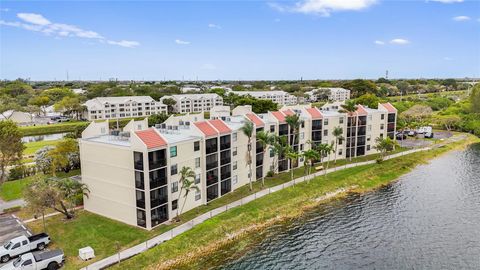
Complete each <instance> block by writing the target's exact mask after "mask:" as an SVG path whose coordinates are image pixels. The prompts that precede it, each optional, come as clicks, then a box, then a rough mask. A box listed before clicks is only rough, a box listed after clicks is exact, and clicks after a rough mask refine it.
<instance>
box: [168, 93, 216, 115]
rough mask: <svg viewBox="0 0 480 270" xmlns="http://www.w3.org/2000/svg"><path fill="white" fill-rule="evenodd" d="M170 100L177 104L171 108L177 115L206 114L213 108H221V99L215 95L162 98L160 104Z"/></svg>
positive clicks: (186, 95)
mask: <svg viewBox="0 0 480 270" xmlns="http://www.w3.org/2000/svg"><path fill="white" fill-rule="evenodd" d="M167 98H171V99H173V100H175V101H176V102H177V103H176V104H175V105H174V106H173V110H174V112H177V113H195V112H208V111H210V109H211V108H212V107H214V106H222V105H223V98H222V97H221V96H219V95H217V94H213V93H210V94H183V95H171V96H163V97H162V98H161V99H160V102H162V101H163V100H165V99H167Z"/></svg>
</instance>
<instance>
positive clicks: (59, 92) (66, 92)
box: [42, 87, 76, 102]
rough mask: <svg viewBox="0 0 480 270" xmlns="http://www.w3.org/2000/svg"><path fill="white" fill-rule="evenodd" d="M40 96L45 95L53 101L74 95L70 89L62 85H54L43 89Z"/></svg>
mask: <svg viewBox="0 0 480 270" xmlns="http://www.w3.org/2000/svg"><path fill="white" fill-rule="evenodd" d="M42 96H47V97H48V98H49V99H50V100H51V101H53V102H59V101H61V100H62V99H64V98H65V97H71V98H74V97H75V96H76V95H75V93H73V91H72V90H71V89H68V88H64V87H55V88H51V89H47V90H45V91H43V92H42Z"/></svg>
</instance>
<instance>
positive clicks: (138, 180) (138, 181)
mask: <svg viewBox="0 0 480 270" xmlns="http://www.w3.org/2000/svg"><path fill="white" fill-rule="evenodd" d="M135 187H136V188H139V189H143V188H144V187H145V185H144V182H143V172H139V171H135Z"/></svg>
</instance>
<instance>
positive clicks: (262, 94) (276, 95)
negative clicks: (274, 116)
mask: <svg viewBox="0 0 480 270" xmlns="http://www.w3.org/2000/svg"><path fill="white" fill-rule="evenodd" d="M231 93H234V94H236V95H239V96H246V95H250V96H252V97H254V98H259V99H269V100H271V101H273V102H275V103H277V104H279V105H282V106H283V105H294V104H297V102H298V100H297V97H296V96H294V95H291V94H289V93H287V92H285V91H231Z"/></svg>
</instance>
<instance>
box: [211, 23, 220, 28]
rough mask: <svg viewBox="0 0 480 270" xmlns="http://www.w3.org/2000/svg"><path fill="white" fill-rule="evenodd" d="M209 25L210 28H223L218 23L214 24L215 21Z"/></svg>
mask: <svg viewBox="0 0 480 270" xmlns="http://www.w3.org/2000/svg"><path fill="white" fill-rule="evenodd" d="M208 27H209V28H217V29H222V27H221V26H220V25H218V24H214V23H209V24H208Z"/></svg>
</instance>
